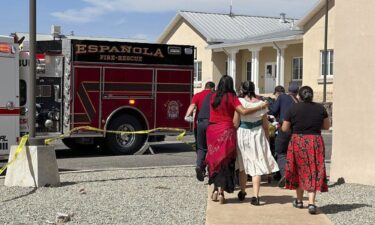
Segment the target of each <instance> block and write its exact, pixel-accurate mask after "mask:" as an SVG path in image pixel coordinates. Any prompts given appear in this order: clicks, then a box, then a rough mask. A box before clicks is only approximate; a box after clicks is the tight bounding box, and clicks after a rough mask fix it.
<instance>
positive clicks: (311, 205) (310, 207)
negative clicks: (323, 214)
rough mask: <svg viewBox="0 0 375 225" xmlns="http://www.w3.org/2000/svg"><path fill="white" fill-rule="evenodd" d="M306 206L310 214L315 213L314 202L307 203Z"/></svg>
mask: <svg viewBox="0 0 375 225" xmlns="http://www.w3.org/2000/svg"><path fill="white" fill-rule="evenodd" d="M307 208H308V209H309V213H310V214H311V215H315V214H316V211H317V208H318V207H316V205H314V204H309V205H308V206H307Z"/></svg>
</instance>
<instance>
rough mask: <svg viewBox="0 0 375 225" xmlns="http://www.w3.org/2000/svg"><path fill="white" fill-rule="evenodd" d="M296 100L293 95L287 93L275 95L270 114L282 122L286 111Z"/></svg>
mask: <svg viewBox="0 0 375 225" xmlns="http://www.w3.org/2000/svg"><path fill="white" fill-rule="evenodd" d="M295 103H296V102H295V101H294V100H293V97H292V96H290V95H287V94H281V95H279V97H277V100H276V102H275V103H273V104H272V106H271V114H272V115H274V116H276V117H278V118H279V122H280V123H282V122H283V121H284V118H285V114H286V112H287V111H288V110H289V109H290V107H292V105H294V104H295Z"/></svg>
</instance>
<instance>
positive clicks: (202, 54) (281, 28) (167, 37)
mask: <svg viewBox="0 0 375 225" xmlns="http://www.w3.org/2000/svg"><path fill="white" fill-rule="evenodd" d="M325 3H326V1H325V0H319V1H318V2H317V4H316V5H315V6H314V7H313V8H312V9H311V10H310V11H309V12H308V13H307V14H306V15H305V16H304V17H303V18H302V19H300V20H298V21H297V20H293V19H285V20H284V18H283V17H281V18H269V17H251V16H236V15H234V16H233V15H225V14H208V13H196V12H179V13H178V14H177V15H176V17H175V18H174V19H173V20H172V22H171V23H170V24H169V25H168V26H167V28H166V30H165V31H164V32H163V33H162V35H161V36H160V38H159V39H158V41H159V42H161V43H170V44H173V43H175V44H191V45H195V46H196V47H197V56H196V65H197V67H196V82H195V86H196V89H195V90H196V91H198V90H199V88H200V87H201V85H202V83H205V81H207V80H213V81H215V82H217V81H218V80H219V79H220V76H221V75H223V74H225V73H228V74H230V75H231V76H233V77H234V78H235V80H236V86H237V87H238V86H239V83H240V82H241V81H243V80H247V79H250V80H253V81H254V82H255V83H256V86H257V88H258V90H259V92H260V93H266V92H269V90H270V88H269V86H268V85H270V84H271V82H274V83H272V84H281V85H285V86H288V84H289V83H290V82H300V83H302V84H303V85H309V86H311V87H313V89H314V91H315V94H316V96H315V101H320V100H321V99H322V92H323V76H322V74H323V72H322V70H323V66H324V63H323V60H322V54H323V53H322V51H323V49H324V28H325ZM374 9H375V1H373V0H355V1H354V0H348V1H340V0H329V12H328V15H329V20H328V42H327V44H328V50H329V51H328V61H329V62H328V64H327V65H328V76H327V77H326V78H327V101H333V102H334V107H333V115H334V121H333V148H332V159H331V161H332V164H331V170H330V171H331V172H330V176H331V181H335V180H336V179H337V178H339V177H343V178H344V179H345V180H346V181H347V182H351V183H362V184H370V185H375V164H374V163H373V162H372V161H373V152H374V151H373V149H374V141H373V138H372V136H373V135H374V132H373V131H372V127H375V119H374V115H375V105H374V104H372V102H373V99H375V92H374V91H373V88H372V85H373V84H374V83H375V76H374V75H373V74H375V64H374V63H373V59H372V57H367V53H369V52H373V50H375V42H374V41H373V40H374V36H375V30H374V29H372V27H373V21H374V20H375V13H374ZM206 16H207V17H209V18H206ZM236 18H237V19H236ZM240 18H248V19H250V18H252V19H255V20H254V21H255V22H254V24H247V23H244V22H239V21H238V19H240ZM207 20H208V21H207ZM266 20H268V21H267V22H266ZM233 21H235V22H234V23H231V22H233ZM263 23H265V24H267V25H265V24H263ZM270 23H271V24H273V25H272V26H268V25H269V24H270ZM229 24H230V25H229ZM259 24H262V25H259ZM276 24H277V25H276ZM227 26H229V27H231V29H229V28H228V27H227ZM264 27H267V28H269V29H266V30H262V29H263V28H264ZM247 30H251V31H258V32H255V34H254V33H252V34H251V33H246V32H245V31H247ZM213 33H214V34H215V35H216V36H215V35H212V34H213ZM222 34H226V36H225V35H224V36H220V35H222ZM231 34H232V35H235V36H228V35H231ZM218 37H219V38H218ZM268 72H269V73H268ZM269 74H271V76H269ZM274 74H275V75H276V76H275V75H274ZM270 78H272V79H273V80H271V79H270ZM270 81H271V82H270Z"/></svg>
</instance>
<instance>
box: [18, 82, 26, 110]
mask: <svg viewBox="0 0 375 225" xmlns="http://www.w3.org/2000/svg"><path fill="white" fill-rule="evenodd" d="M26 87H27V86H26V81H24V80H20V106H24V105H25V104H26V101H27V97H26V96H27V90H26Z"/></svg>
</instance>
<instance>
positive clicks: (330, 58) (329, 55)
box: [320, 49, 334, 76]
mask: <svg viewBox="0 0 375 225" xmlns="http://www.w3.org/2000/svg"><path fill="white" fill-rule="evenodd" d="M327 58H328V60H327V61H328V67H327V75H328V76H332V75H333V60H334V59H333V49H329V50H327ZM323 59H324V51H323V50H322V51H320V65H321V74H322V75H324V67H325V62H324V60H323Z"/></svg>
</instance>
